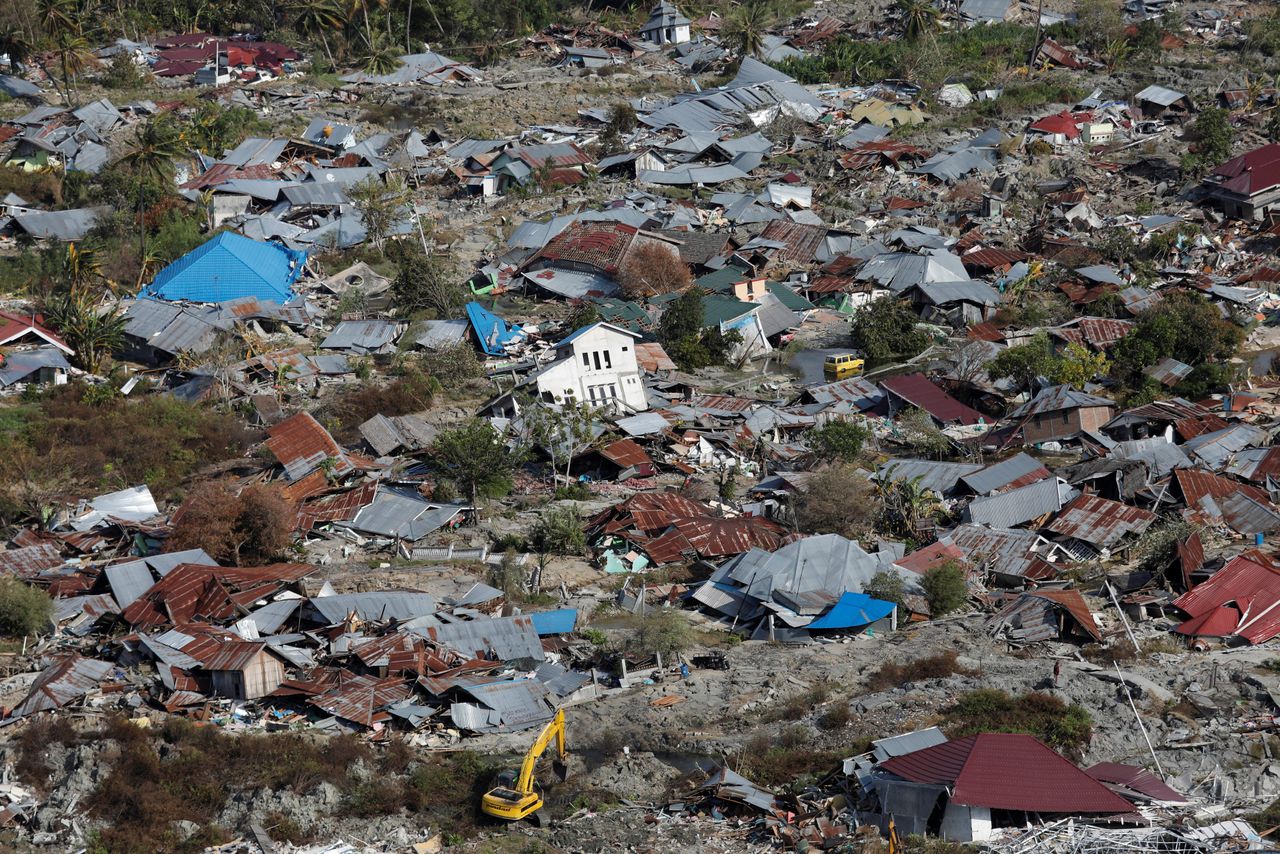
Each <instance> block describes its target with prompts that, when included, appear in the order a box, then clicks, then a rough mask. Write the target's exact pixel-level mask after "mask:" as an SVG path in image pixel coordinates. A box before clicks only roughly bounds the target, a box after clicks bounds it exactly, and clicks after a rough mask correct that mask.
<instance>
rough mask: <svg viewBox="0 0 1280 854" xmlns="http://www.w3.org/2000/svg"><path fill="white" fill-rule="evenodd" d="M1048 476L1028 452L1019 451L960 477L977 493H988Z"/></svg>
mask: <svg viewBox="0 0 1280 854" xmlns="http://www.w3.org/2000/svg"><path fill="white" fill-rule="evenodd" d="M1047 477H1049V470H1048V469H1047V468H1045V467H1044V465H1042V464H1041V462H1040V461H1039V460H1037V459H1036V458H1035V457H1032V456H1030V455H1029V454H1025V453H1019V454H1016V455H1014V456H1012V457H1010V458H1009V459H1007V460H1003V461H1001V462H998V463H995V464H994V465H990V466H987V467H986V468H985V469H983V470H982V471H978V472H974V473H973V474H967V475H965V476H964V477H962V478H961V480H962V481H963V482H964V484H965V485H966V486H968V487H969V488H970V489H972V490H973V491H974V492H975V493H976V494H978V495H990V494H991V493H993V492H997V491H999V490H1002V489H1006V488H1009V487H1015V488H1016V487H1019V486H1027V485H1028V484H1032V483H1035V482H1036V481H1039V480H1044V479H1045V478H1047Z"/></svg>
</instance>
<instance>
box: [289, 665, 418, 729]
mask: <svg viewBox="0 0 1280 854" xmlns="http://www.w3.org/2000/svg"><path fill="white" fill-rule="evenodd" d="M340 678H341V680H342V684H341V685H340V686H339V687H336V688H331V689H329V690H327V691H325V692H324V693H323V694H318V695H316V696H314V697H311V698H309V699H308V700H307V702H308V703H310V704H311V705H313V706H315V707H316V708H318V709H322V710H324V711H326V712H328V713H329V714H331V715H333V716H335V717H339V718H342V719H343V720H346V721H351V722H352V723H357V724H362V725H364V726H367V727H371V726H373V725H374V724H375V723H380V722H383V721H385V720H387V718H388V717H389V716H388V715H387V713H386V712H385V711H383V709H385V708H386V707H387V706H389V705H391V704H392V703H397V702H399V701H401V700H404V699H407V698H408V697H409V695H410V694H411V693H412V689H411V688H410V687H409V685H408V684H407V683H406V682H405V681H404V680H403V679H401V678H399V677H395V678H390V679H375V678H373V677H372V676H363V675H353V674H349V673H345V672H344V673H343V674H342V675H341V677H340Z"/></svg>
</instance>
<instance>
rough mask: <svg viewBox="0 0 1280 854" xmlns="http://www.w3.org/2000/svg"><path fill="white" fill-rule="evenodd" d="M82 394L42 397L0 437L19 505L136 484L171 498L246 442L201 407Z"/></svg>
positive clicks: (231, 421) (61, 391)
mask: <svg viewBox="0 0 1280 854" xmlns="http://www.w3.org/2000/svg"><path fill="white" fill-rule="evenodd" d="M88 389H89V387H88V386H86V385H84V384H81V383H72V384H70V385H65V386H56V387H54V388H52V389H49V390H47V391H45V392H43V393H42V394H41V396H40V397H39V398H38V400H37V406H36V407H35V409H34V410H32V411H29V412H28V413H27V417H26V418H25V419H24V420H23V421H22V422H21V423H19V424H18V425H16V428H17V429H15V430H14V431H12V432H11V433H10V434H9V435H8V436H7V437H6V436H0V445H4V446H5V447H4V448H3V450H4V454H5V456H6V457H7V458H8V460H7V461H8V463H9V471H10V472H11V474H12V476H11V478H10V479H9V483H10V484H11V485H14V484H16V485H17V489H18V492H19V498H20V500H22V501H23V502H24V503H26V504H28V505H30V504H34V503H39V502H40V501H41V500H48V499H49V498H50V497H53V498H60V497H63V496H65V495H83V494H84V493H86V492H89V493H94V492H98V491H103V490H107V489H120V488H122V487H124V486H129V485H134V484H139V483H145V484H147V485H148V486H150V487H151V491H152V492H153V493H154V494H155V496H156V497H157V498H159V499H164V498H167V497H171V496H172V494H173V491H174V489H175V488H176V487H177V485H178V484H179V483H181V482H182V481H183V480H184V479H186V478H187V477H188V476H190V475H191V473H192V472H194V471H195V470H196V469H198V468H200V467H202V466H205V465H208V464H210V463H216V462H221V461H223V460H227V459H231V458H234V457H239V456H241V455H242V454H243V453H244V450H245V448H246V447H248V444H249V440H250V439H251V438H252V436H253V434H252V433H251V432H250V431H248V430H247V429H246V428H245V427H244V426H243V425H242V424H241V423H240V422H239V421H237V420H236V418H235V417H234V416H233V415H230V414H226V413H222V412H217V411H214V410H211V409H208V408H206V407H203V406H198V405H192V404H188V403H184V402H182V401H180V400H176V399H174V398H171V397H159V396H147V397H142V398H137V399H131V398H124V397H119V396H114V397H112V398H111V399H109V400H105V401H97V402H91V401H90V400H88V399H87V398H86V395H88V394H89V391H88ZM32 509H33V510H35V509H36V508H34V507H33V508H32Z"/></svg>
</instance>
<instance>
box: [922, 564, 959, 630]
mask: <svg viewBox="0 0 1280 854" xmlns="http://www.w3.org/2000/svg"><path fill="white" fill-rule="evenodd" d="M920 586H921V587H923V588H924V595H925V598H926V599H928V600H929V615H930V616H931V617H941V616H943V615H944V614H949V613H951V612H952V611H954V610H956V609H957V608H959V607H961V606H962V605H964V603H965V602H966V601H967V600H968V598H969V586H968V585H967V584H966V583H965V577H964V570H963V569H962V568H961V567H960V566H959V564H957V563H955V562H954V561H947V562H946V563H942V564H939V565H938V566H935V567H933V568H932V569H930V570H929V571H928V572H926V573H925V574H924V581H922V582H921V585H920Z"/></svg>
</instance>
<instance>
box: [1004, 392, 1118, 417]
mask: <svg viewBox="0 0 1280 854" xmlns="http://www.w3.org/2000/svg"><path fill="white" fill-rule="evenodd" d="M1093 406H1109V407H1114V406H1115V403H1114V402H1113V401H1112V400H1111V399H1110V398H1106V397H1099V396H1098V395H1096V394H1085V393H1084V392H1082V391H1076V390H1075V389H1073V388H1072V387H1071V386H1069V385H1055V386H1050V387H1049V388H1046V389H1043V390H1042V391H1040V392H1039V393H1038V394H1037V395H1036V396H1035V397H1033V398H1032V399H1031V400H1029V401H1027V402H1026V403H1024V404H1022V406H1019V407H1018V408H1017V409H1015V410H1014V411H1013V412H1011V413H1009V417H1010V418H1026V417H1027V416H1029V415H1041V414H1044V413H1047V412H1061V411H1062V410H1064V409H1080V408H1083V407H1093Z"/></svg>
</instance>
